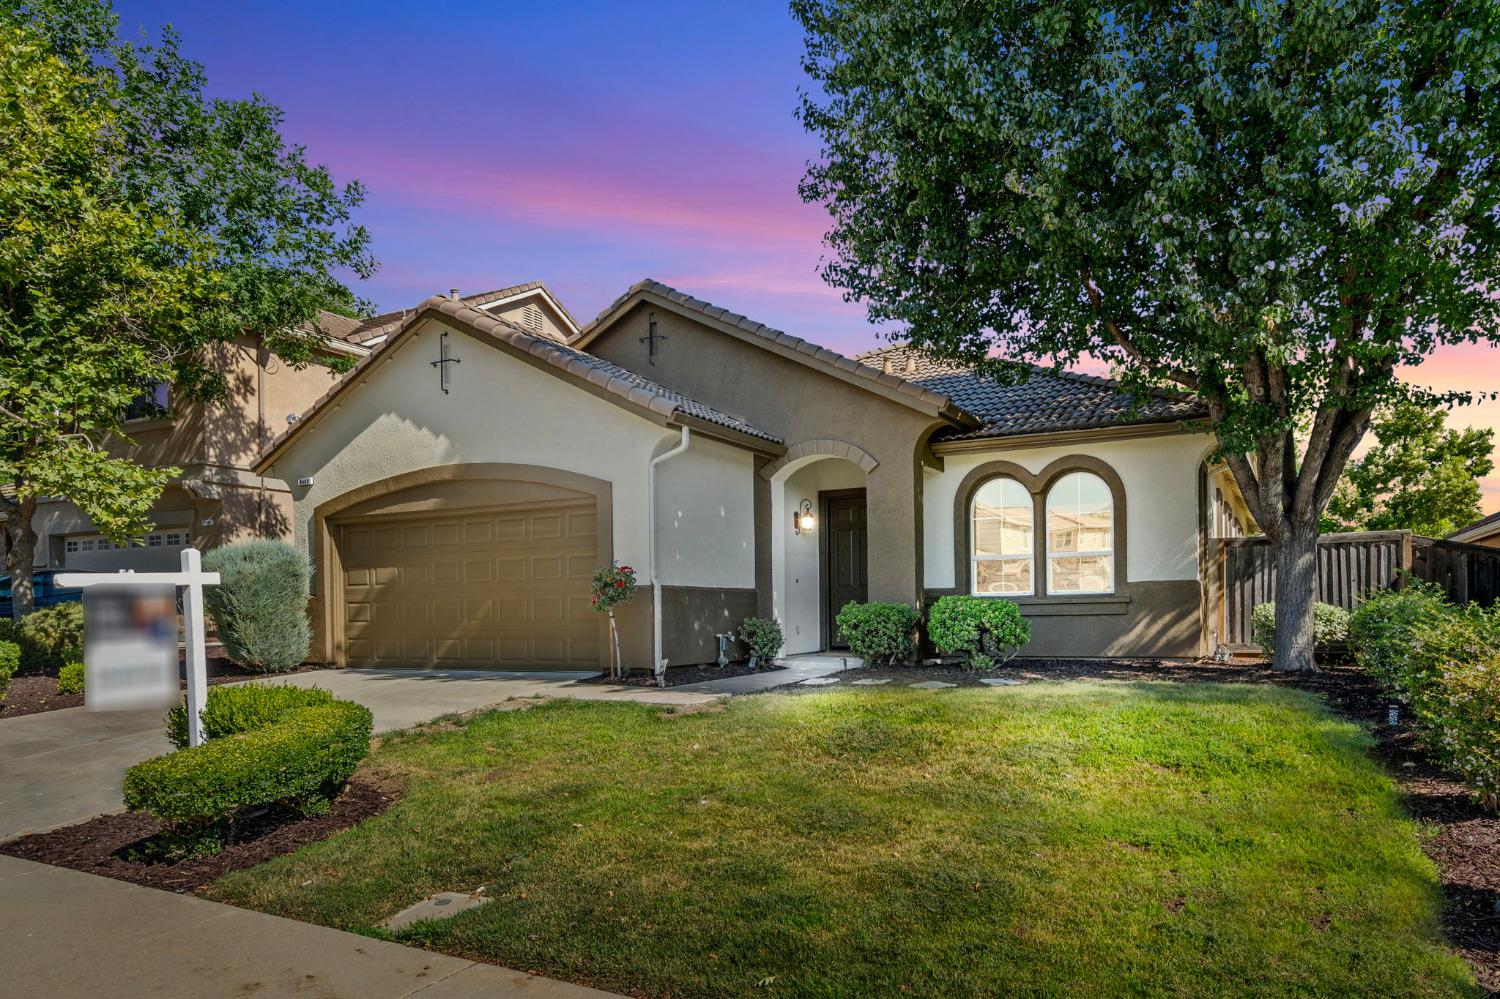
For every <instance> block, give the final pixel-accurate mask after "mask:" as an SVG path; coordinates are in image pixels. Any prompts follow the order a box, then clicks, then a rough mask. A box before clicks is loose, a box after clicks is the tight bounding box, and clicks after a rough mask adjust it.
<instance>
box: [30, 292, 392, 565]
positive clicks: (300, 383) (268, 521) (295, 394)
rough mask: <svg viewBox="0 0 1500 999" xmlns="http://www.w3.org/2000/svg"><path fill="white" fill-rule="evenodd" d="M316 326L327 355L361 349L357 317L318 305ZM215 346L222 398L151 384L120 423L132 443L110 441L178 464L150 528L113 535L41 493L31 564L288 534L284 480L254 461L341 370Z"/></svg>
mask: <svg viewBox="0 0 1500 999" xmlns="http://www.w3.org/2000/svg"><path fill="white" fill-rule="evenodd" d="M318 326H319V329H321V330H322V331H323V332H324V334H325V336H326V342H327V351H328V355H329V356H330V357H332V356H334V355H344V356H354V357H362V356H364V355H365V354H366V353H368V348H365V347H363V346H359V345H356V344H353V343H349V342H347V341H346V340H345V339H344V337H346V336H348V335H349V334H352V333H353V332H354V331H355V330H356V329H358V328H359V326H360V324H359V323H358V322H357V321H355V320H352V319H347V318H345V317H343V316H337V315H334V314H332V313H324V314H322V315H321V317H320V318H319V321H318ZM212 349H213V352H214V353H213V358H212V362H213V364H214V365H215V366H216V367H217V368H218V369H219V370H220V371H223V372H224V373H225V374H226V375H227V377H228V382H229V396H228V398H226V399H225V400H223V401H222V402H218V403H214V404H209V405H205V404H200V403H193V402H186V401H182V400H179V399H177V398H175V397H174V394H173V393H171V392H170V391H169V389H168V386H166V385H164V384H163V385H158V386H157V387H156V388H155V390H154V391H153V392H151V393H147V394H146V395H145V396H143V398H142V399H141V400H140V403H139V404H138V406H137V407H136V410H137V411H138V412H139V416H137V417H136V418H134V419H129V420H127V421H126V423H125V425H124V428H123V430H124V432H125V433H126V434H127V435H128V437H129V441H118V440H117V441H113V442H111V443H110V444H109V445H108V447H109V450H110V452H111V453H112V454H114V455H117V456H129V457H131V458H133V459H134V460H136V461H138V462H140V463H141V464H143V465H148V466H152V467H158V468H159V467H165V466H172V467H176V468H179V469H181V474H180V475H179V476H177V477H175V478H174V479H173V480H172V482H171V483H170V484H168V486H167V487H166V488H165V489H164V490H163V491H162V495H161V498H160V499H159V500H158V501H157V502H156V504H155V505H154V506H153V507H152V509H151V512H150V519H151V522H152V527H151V529H150V530H149V531H147V532H146V534H145V535H144V536H142V537H141V538H140V539H138V540H137V541H136V542H133V543H116V542H112V541H110V539H108V538H106V537H105V536H104V535H103V534H101V533H100V532H99V531H98V530H97V529H96V528H95V527H94V525H93V524H92V523H91V522H90V521H89V519H88V517H87V516H85V515H84V513H83V511H81V510H80V509H79V508H78V507H77V506H75V505H74V504H72V503H70V502H67V501H64V500H47V499H44V500H42V502H40V503H39V504H38V505H37V512H36V515H35V516H34V517H33V519H32V524H33V526H34V527H35V528H36V531H37V548H36V562H35V565H36V567H37V568H53V569H56V568H66V569H80V570H92V571H115V570H119V569H135V570H140V571H150V570H160V569H175V568H176V567H177V565H178V558H179V556H178V553H179V552H180V551H181V550H182V549H183V548H185V547H187V546H189V545H193V546H196V547H198V548H212V547H214V546H216V545H220V544H224V543H227V542H231V541H236V540H241V539H244V538H247V537H258V536H273V537H276V536H281V535H285V534H289V533H290V526H291V522H290V518H291V512H292V511H291V502H290V500H291V496H290V493H289V492H288V490H287V487H286V484H285V483H281V482H274V481H270V480H267V479H265V478H263V477H261V476H259V475H256V474H255V473H254V472H253V471H252V470H251V466H253V465H254V464H255V460H256V458H257V457H258V456H259V455H260V453H261V451H262V450H263V449H264V448H265V446H266V444H267V443H268V442H269V441H270V440H271V438H273V437H275V436H276V434H277V433H278V432H279V431H280V430H281V429H282V428H284V427H285V426H286V425H287V420H288V418H289V417H291V418H295V417H296V416H297V415H298V414H300V413H301V412H302V411H303V410H305V409H306V408H307V407H308V406H310V405H311V404H312V402H313V400H315V399H317V398H318V396H320V395H322V394H323V393H324V392H325V391H327V390H328V387H329V386H330V385H331V384H333V383H334V382H335V381H336V380H337V378H338V376H337V375H336V374H335V373H334V372H333V371H331V370H330V369H329V368H327V367H325V366H323V365H320V364H313V365H309V366H307V367H304V368H302V369H300V370H298V369H293V368H291V367H290V366H288V365H286V364H283V363H282V362H281V359H280V358H278V357H277V356H276V355H275V354H273V353H271V352H270V351H268V350H266V349H265V347H264V346H263V345H262V344H261V343H260V342H259V341H258V340H256V339H253V338H250V337H244V338H241V339H240V340H238V341H237V342H235V343H233V344H222V345H218V346H216V347H214V348H212Z"/></svg>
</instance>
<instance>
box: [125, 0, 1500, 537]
mask: <svg viewBox="0 0 1500 999" xmlns="http://www.w3.org/2000/svg"><path fill="white" fill-rule="evenodd" d="M116 9H117V10H118V12H119V14H120V17H121V23H122V29H123V30H124V31H125V33H126V34H127V35H135V34H136V33H138V32H140V31H141V30H145V31H146V32H147V33H148V34H151V35H153V36H154V35H155V33H156V32H157V31H158V30H159V29H160V27H161V26H162V25H163V24H171V25H174V26H175V27H176V28H177V30H178V31H179V32H180V33H181V35H182V37H183V48H184V50H185V52H186V53H187V54H188V55H189V56H191V57H193V58H195V59H197V60H198V61H200V62H202V63H203V64H204V65H205V67H206V69H207V73H208V79H209V86H210V90H211V91H212V92H214V93H216V94H223V95H226V96H243V95H244V94H246V93H248V92H250V91H258V92H260V93H261V94H263V95H265V96H266V97H267V98H268V99H269V100H271V101H272V102H274V103H276V104H278V105H279V106H281V107H282V108H283V109H284V110H285V111H286V122H285V125H284V132H285V134H286V136H287V138H288V140H289V141H292V142H296V143H300V144H302V145H304V146H306V147H307V150H308V154H309V157H310V158H311V159H313V160H314V161H317V162H321V163H325V164H327V165H328V166H329V167H330V168H331V169H332V170H333V172H334V175H335V177H336V178H338V179H339V180H349V179H358V180H360V181H361V182H363V183H364V184H365V185H366V187H367V188H368V197H367V200H366V202H365V204H364V206H363V207H362V208H361V209H360V211H359V215H358V219H359V221H360V222H362V223H363V224H364V225H365V226H366V227H367V228H368V229H369V230H370V233H371V237H372V242H373V249H374V252H375V255H376V257H377V258H378V259H379V260H380V264H381V266H380V270H379V272H378V273H377V274H376V275H375V277H374V278H373V279H372V280H370V281H368V282H363V283H362V284H360V285H359V286H357V287H356V292H357V293H358V294H360V295H361V296H363V297H365V298H367V299H370V300H371V301H373V302H374V303H375V305H376V306H377V307H378V308H379V309H380V310H381V311H386V310H391V309H400V308H403V307H406V306H411V305H415V304H416V303H417V302H419V301H421V300H422V299H424V298H426V297H428V296H429V295H432V294H435V293H446V292H447V290H448V289H449V288H454V287H456V288H458V289H459V290H460V292H461V293H462V294H475V293H478V292H481V291H487V290H490V289H494V288H500V287H505V286H508V285H512V284H519V283H521V282H524V281H532V280H542V281H545V282H547V285H548V287H550V288H551V289H552V291H553V292H554V293H555V294H556V295H557V296H558V297H559V298H561V299H562V301H563V303H564V304H565V305H566V306H567V307H568V308H569V309H570V310H571V311H572V312H573V314H574V315H575V316H577V317H578V319H579V320H580V321H581V322H587V321H588V319H590V318H592V317H593V316H594V315H596V314H597V313H598V312H599V311H600V310H602V309H603V308H604V307H605V306H607V305H608V304H609V303H610V302H612V301H613V300H614V299H615V298H616V297H617V296H618V295H619V294H621V293H622V292H623V291H624V290H625V289H626V288H628V287H629V286H630V285H631V284H634V283H635V282H636V281H638V280H640V279H642V278H646V277H651V278H655V279H656V280H659V281H663V282H665V283H666V284H669V285H672V286H674V287H676V288H678V289H680V290H682V291H684V292H687V293H689V294H692V295H695V296H696V297H698V298H701V299H705V300H707V301H710V302H713V303H714V304H716V305H721V306H724V307H726V308H730V309H733V310H734V311H736V312H741V313H744V314H746V315H749V316H751V317H753V318H755V319H757V320H760V321H761V322H765V323H769V324H770V325H772V326H776V327H779V328H781V329H785V330H787V331H789V332H791V333H794V334H796V335H797V336H801V337H803V338H805V339H808V340H811V341H813V342H815V343H819V344H822V345H824V346H827V347H831V348H833V349H834V350H838V351H842V352H844V353H857V352H859V351H861V350H866V349H869V348H871V347H875V346H879V345H880V344H881V343H882V342H883V341H882V337H881V334H882V331H880V330H877V329H876V328H874V327H872V326H870V325H869V324H868V323H867V322H866V321H865V318H864V312H863V309H862V308H861V307H860V306H859V305H858V304H857V303H848V302H844V301H843V299H842V297H841V295H840V293H839V292H838V291H837V290H835V289H833V288H830V287H829V286H827V285H826V284H824V283H823V281H822V279H821V278H820V277H819V275H818V265H819V262H820V260H821V259H822V256H823V253H824V247H823V245H822V234H823V231H824V228H825V222H826V215H825V214H824V212H823V209H822V208H821V207H819V206H816V205H805V204H803V203H802V201H801V199H800V198H799V197H798V195H797V182H798V180H799V179H800V177H801V176H802V173H803V170H804V169H805V166H806V164H807V161H808V160H810V159H812V158H814V157H815V156H816V155H817V152H818V146H817V143H816V141H814V140H813V139H812V138H811V137H810V136H809V135H807V134H806V133H805V132H804V131H803V130H802V128H801V126H800V125H799V124H798V122H797V121H796V119H795V117H794V115H793V112H794V111H795V109H796V106H797V99H798V87H799V86H801V85H802V84H803V79H804V78H803V75H802V69H801V55H802V37H801V32H800V30H799V28H798V27H797V25H796V24H795V22H794V21H793V20H792V18H791V15H790V14H789V13H788V12H787V9H786V5H785V4H784V3H782V2H779V0H749V2H742V3H723V4H721V3H702V2H693V3H662V2H655V0H645V2H639V3H632V4H624V3H619V2H614V3H606V2H573V0H554V2H552V3H535V2H530V3H482V2H463V0H429V2H425V3H420V4H415V3H410V2H390V0H365V2H360V3H352V2H326V3H320V2H316V0H314V2H301V3H289V2H282V0H273V2H252V3H240V4H227V3H224V2H223V0H217V2H193V0H157V2H147V0H130V2H117V4H116ZM1408 377H1410V378H1411V379H1412V380H1413V381H1416V382H1418V383H1419V384H1423V385H1429V386H1432V387H1435V388H1439V389H1449V388H1459V389H1469V390H1473V391H1476V392H1477V391H1481V390H1483V391H1492V390H1494V389H1496V388H1500V349H1497V348H1495V347H1491V346H1488V345H1486V346H1464V347H1455V348H1449V349H1447V350H1445V351H1444V352H1443V353H1441V354H1439V355H1437V356H1435V357H1433V358H1432V359H1431V360H1429V361H1428V362H1427V363H1426V364H1424V365H1422V367H1421V370H1420V371H1417V372H1411V373H1408ZM1450 423H1455V424H1464V425H1471V424H1472V425H1482V426H1488V427H1495V428H1497V429H1500V403H1496V402H1487V403H1482V404H1480V405H1477V406H1471V407H1464V408H1462V409H1459V410H1457V411H1456V412H1455V413H1454V415H1453V416H1452V417H1450ZM1483 486H1484V490H1485V511H1486V512H1493V511H1496V510H1500V473H1497V474H1496V475H1494V476H1492V477H1490V478H1489V479H1488V480H1486V481H1485V482H1484V483H1483Z"/></svg>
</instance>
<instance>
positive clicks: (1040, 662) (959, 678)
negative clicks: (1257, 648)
mask: <svg viewBox="0 0 1500 999" xmlns="http://www.w3.org/2000/svg"><path fill="white" fill-rule="evenodd" d="M836 675H837V676H839V677H840V678H841V679H846V680H849V679H864V678H867V677H868V678H875V677H890V678H891V680H892V681H893V682H895V683H916V682H919V681H922V680H943V681H945V682H947V683H956V684H959V685H960V686H964V687H973V686H980V683H979V680H980V678H981V677H985V676H1004V677H1010V678H1012V679H1017V680H1123V681H1136V680H1167V681H1175V682H1182V683H1269V684H1275V685H1276V686H1282V687H1296V688H1298V689H1300V690H1307V691H1311V692H1312V693H1315V694H1319V695H1321V696H1322V697H1323V699H1324V700H1325V701H1326V702H1327V704H1328V705H1329V707H1331V708H1333V709H1334V710H1335V711H1337V712H1339V713H1341V714H1343V715H1345V716H1347V717H1349V718H1352V719H1354V720H1356V721H1359V722H1362V723H1364V724H1366V725H1367V726H1369V730H1370V732H1371V734H1372V735H1373V736H1374V738H1375V747H1374V756H1375V758H1376V759H1377V760H1379V761H1380V763H1381V764H1382V765H1384V766H1385V767H1386V769H1387V770H1388V771H1389V773H1390V774H1391V776H1392V778H1393V779H1394V780H1395V781H1396V783H1397V784H1398V785H1399V786H1400V787H1401V789H1402V790H1403V791H1404V792H1405V793H1406V807H1407V810H1408V811H1409V812H1410V813H1411V815H1412V817H1413V818H1415V819H1416V820H1417V821H1418V822H1420V823H1422V825H1423V826H1424V828H1425V831H1426V834H1427V835H1426V836H1424V837H1423V844H1422V846H1423V849H1424V850H1425V851H1426V852H1427V855H1428V856H1429V857H1431V858H1432V860H1433V863H1435V864H1436V865H1437V868H1438V876H1439V879H1440V881H1441V883H1442V891H1443V913H1442V924H1443V932H1444V934H1445V935H1446V936H1447V938H1448V941H1449V943H1450V945H1451V946H1452V947H1453V949H1454V950H1455V951H1456V952H1457V953H1458V954H1459V955H1460V956H1461V957H1463V958H1464V960H1466V961H1468V962H1469V965H1470V966H1471V967H1472V968H1473V969H1474V975H1475V977H1476V978H1477V979H1478V980H1479V984H1480V985H1481V986H1482V987H1483V988H1484V989H1485V990H1486V992H1487V994H1488V995H1490V996H1491V997H1500V816H1497V815H1496V814H1495V813H1493V812H1490V811H1486V810H1485V809H1484V808H1483V807H1481V806H1480V805H1478V804H1476V803H1475V802H1474V800H1473V799H1472V798H1471V797H1470V796H1469V793H1468V791H1467V790H1466V789H1465V788H1464V786H1463V784H1461V783H1460V782H1459V781H1456V780H1454V779H1453V778H1452V777H1450V776H1448V775H1447V774H1445V773H1444V772H1443V771H1442V770H1441V769H1439V768H1438V767H1436V766H1434V765H1433V764H1432V763H1431V762H1429V761H1428V760H1427V758H1426V757H1425V756H1424V755H1423V753H1422V749H1421V746H1420V745H1418V743H1417V741H1416V738H1415V737H1414V736H1413V734H1412V732H1411V731H1410V729H1408V728H1407V727H1405V726H1404V725H1400V724H1398V725H1396V726H1391V725H1388V724H1387V714H1386V712H1387V708H1388V707H1389V705H1390V698H1388V697H1386V696H1385V695H1384V694H1382V693H1381V691H1380V688H1379V687H1378V686H1377V685H1376V684H1375V682H1374V681H1373V680H1372V679H1371V678H1370V677H1369V676H1368V675H1367V674H1366V673H1364V672H1363V671H1362V670H1359V669H1356V668H1353V667H1350V666H1342V665H1335V666H1326V667H1325V668H1323V669H1321V670H1319V671H1318V672H1316V673H1306V674H1304V673H1289V672H1287V671H1285V670H1276V669H1270V668H1268V667H1266V666H1265V665H1262V664H1260V663H1244V662H1239V663H1227V664H1219V663H1211V662H1199V663H1182V662H1175V661H1171V660H1161V659H1111V660H1087V659H1026V660H1015V661H1012V662H1010V663H1008V664H1007V665H1006V666H1004V667H1002V668H1000V669H997V670H994V671H991V672H986V673H979V672H975V671H972V670H964V669H961V668H959V667H956V666H921V667H895V668H886V667H867V668H865V669H860V670H850V671H848V672H847V673H842V674H836ZM827 689H828V688H826V687H815V688H811V690H804V689H802V688H796V687H794V688H784V690H785V692H786V693H803V692H807V693H810V692H812V691H815V690H827Z"/></svg>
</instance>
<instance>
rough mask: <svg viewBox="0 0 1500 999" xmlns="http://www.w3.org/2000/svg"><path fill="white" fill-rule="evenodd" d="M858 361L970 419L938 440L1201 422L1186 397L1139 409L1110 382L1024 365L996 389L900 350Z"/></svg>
mask: <svg viewBox="0 0 1500 999" xmlns="http://www.w3.org/2000/svg"><path fill="white" fill-rule="evenodd" d="M858 359H859V360H860V361H862V362H864V363H865V364H869V365H872V366H875V367H879V368H881V369H882V370H889V371H892V372H899V373H900V374H901V375H902V377H904V378H906V379H907V380H908V381H910V382H913V383H915V384H917V385H921V386H924V387H926V388H929V389H931V390H932V391H934V392H941V393H943V394H945V395H947V396H948V397H950V398H951V399H953V401H954V402H956V403H958V405H960V406H962V407H963V408H964V409H966V410H968V411H969V412H970V413H973V414H974V415H975V416H978V417H979V418H980V420H981V421H982V423H983V425H982V426H981V427H979V428H978V429H975V430H953V431H941V432H940V433H939V434H938V437H937V439H938V440H945V441H951V440H978V439H982V438H987V437H1015V436H1019V435H1022V434H1043V433H1054V432H1061V431H1068V430H1096V429H1100V428H1104V427H1114V426H1130V425H1136V424H1146V423H1172V422H1176V421H1178V420H1191V419H1201V418H1204V417H1206V416H1207V415H1208V412H1207V410H1206V409H1204V407H1203V406H1202V405H1201V404H1200V403H1198V402H1197V401H1196V400H1194V399H1191V398H1189V397H1187V396H1182V395H1177V394H1174V393H1170V392H1154V393H1152V395H1151V397H1150V398H1149V399H1148V400H1146V401H1145V402H1144V403H1143V404H1140V403H1137V400H1136V399H1135V398H1134V397H1133V396H1131V394H1130V393H1128V392H1126V391H1125V390H1124V389H1122V388H1120V385H1119V383H1118V382H1116V381H1115V380H1114V379H1111V378H1100V377H1098V376H1095V375H1084V374H1078V373H1077V372H1072V371H1057V370H1053V369H1051V368H1042V367H1037V366H1035V365H1032V366H1031V368H1032V374H1031V377H1030V378H1028V379H1027V380H1026V381H1024V382H1021V383H1020V384H1017V385H1001V384H999V383H997V382H996V381H994V380H993V379H991V378H988V377H986V376H984V375H981V374H978V373H977V372H974V371H972V370H970V369H968V368H965V367H963V366H962V365H959V364H955V363H953V362H949V361H943V360H939V359H936V358H933V357H930V356H928V355H926V354H923V353H922V352H920V351H915V350H912V349H911V348H909V347H905V346H894V347H883V348H881V349H879V350H872V351H869V352H867V353H864V354H860V355H859V357H858Z"/></svg>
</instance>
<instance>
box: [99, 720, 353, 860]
mask: <svg viewBox="0 0 1500 999" xmlns="http://www.w3.org/2000/svg"><path fill="white" fill-rule="evenodd" d="M370 730H371V718H370V712H369V710H368V709H366V708H364V707H363V706H361V705H358V704H355V703H353V702H351V701H337V700H330V701H329V702H328V703H326V704H316V705H312V706H310V707H303V708H299V709H296V710H294V711H290V712H288V713H287V714H285V715H284V716H282V717H281V718H279V719H278V720H277V721H275V722H273V723H272V724H270V725H267V726H265V727H262V728H255V729H251V730H249V731H244V732H238V733H236V734H234V735H227V736H224V737H223V738H219V739H213V740H210V741H208V742H205V743H204V744H203V745H201V746H195V747H193V748H191V749H179V750H177V751H176V752H175V753H168V754H167V755H165V756H158V757H156V758H155V759H151V760H147V761H145V762H144V763H137V764H136V765H135V766H133V767H131V768H130V769H129V770H128V771H126V773H125V788H124V790H125V805H126V807H128V808H130V809H131V810H133V811H143V812H146V813H148V814H150V815H153V816H155V817H156V818H158V819H160V820H161V821H163V822H165V823H168V824H169V827H170V830H169V831H170V833H171V834H172V835H173V836H174V837H176V838H178V839H179V840H182V841H186V842H188V843H192V844H194V845H197V846H199V847H200V848H202V847H207V848H208V849H212V848H213V844H214V843H216V842H217V840H218V838H217V833H216V830H219V829H222V828H223V827H224V826H225V825H232V824H233V821H234V819H235V817H236V816H237V815H238V813H239V812H240V811H241V810H242V809H245V808H250V807H255V806H264V805H272V804H277V803H286V804H289V805H291V806H292V807H295V808H297V809H299V810H301V811H302V812H303V813H304V814H318V813H320V812H322V811H325V810H326V809H327V807H328V799H329V798H330V797H331V796H332V795H333V794H334V793H336V792H337V790H338V788H339V787H340V786H341V785H343V784H344V783H345V782H346V781H348V779H349V778H350V777H351V776H352V775H353V773H354V770H355V768H356V767H358V766H359V761H360V760H362V759H364V756H365V753H366V752H368V751H369V748H370Z"/></svg>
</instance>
